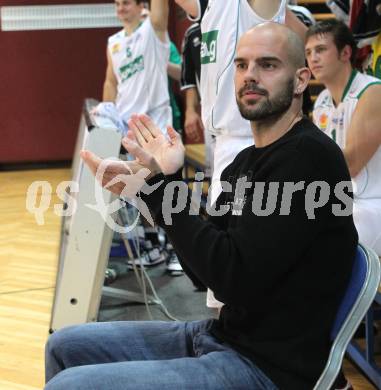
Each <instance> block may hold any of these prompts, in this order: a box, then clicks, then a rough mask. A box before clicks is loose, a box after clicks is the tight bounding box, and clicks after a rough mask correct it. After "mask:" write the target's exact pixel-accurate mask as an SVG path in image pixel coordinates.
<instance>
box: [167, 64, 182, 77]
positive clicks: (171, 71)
mask: <svg viewBox="0 0 381 390" xmlns="http://www.w3.org/2000/svg"><path fill="white" fill-rule="evenodd" d="M167 73H168V76H169V77H170V78H171V79H172V80H175V81H180V79H181V65H179V64H174V63H172V62H168V66H167Z"/></svg>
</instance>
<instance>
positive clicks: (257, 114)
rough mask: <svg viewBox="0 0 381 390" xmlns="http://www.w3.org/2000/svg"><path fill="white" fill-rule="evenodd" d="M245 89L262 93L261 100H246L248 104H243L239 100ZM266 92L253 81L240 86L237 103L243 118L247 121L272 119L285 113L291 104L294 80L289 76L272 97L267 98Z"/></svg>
mask: <svg viewBox="0 0 381 390" xmlns="http://www.w3.org/2000/svg"><path fill="white" fill-rule="evenodd" d="M246 91H253V92H256V93H259V94H261V95H263V98H262V101H258V102H254V101H251V100H248V103H249V104H244V103H242V101H241V100H240V99H241V98H242V97H243V96H244V93H245V92H246ZM268 95H269V94H268V92H267V91H266V90H264V89H262V88H258V87H257V86H256V85H255V84H254V83H249V84H247V85H245V86H244V87H242V88H241V89H240V90H239V91H238V94H237V104H238V108H239V111H240V113H241V115H242V117H243V118H245V119H247V120H249V121H260V120H265V119H270V118H272V119H274V118H276V117H279V116H280V115H282V114H283V113H285V112H286V111H287V110H288V109H289V108H290V106H291V103H292V100H293V98H294V80H293V79H292V78H290V79H289V80H288V81H287V82H286V83H285V86H284V88H282V89H281V91H280V92H278V93H277V94H276V95H275V96H274V97H272V98H269V97H268Z"/></svg>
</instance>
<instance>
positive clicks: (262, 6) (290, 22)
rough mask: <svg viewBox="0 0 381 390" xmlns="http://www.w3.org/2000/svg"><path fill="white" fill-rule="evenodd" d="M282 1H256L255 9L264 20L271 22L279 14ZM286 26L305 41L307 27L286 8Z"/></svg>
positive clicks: (254, 3)
mask: <svg viewBox="0 0 381 390" xmlns="http://www.w3.org/2000/svg"><path fill="white" fill-rule="evenodd" d="M280 5H281V0H255V1H254V2H253V5H252V7H253V9H254V11H255V13H256V14H257V15H259V16H260V17H262V18H263V19H266V20H270V19H272V18H273V17H274V16H275V15H276V14H277V12H278V10H279V7H280ZM286 25H287V26H288V27H289V28H290V29H291V30H292V31H294V32H296V33H297V34H298V35H299V36H300V37H301V38H302V39H303V41H304V39H305V35H306V31H307V27H306V26H305V25H304V24H303V23H302V22H301V21H300V20H299V19H298V18H297V17H296V16H295V15H294V14H293V13H292V12H291V11H290V10H289V9H288V8H287V7H286Z"/></svg>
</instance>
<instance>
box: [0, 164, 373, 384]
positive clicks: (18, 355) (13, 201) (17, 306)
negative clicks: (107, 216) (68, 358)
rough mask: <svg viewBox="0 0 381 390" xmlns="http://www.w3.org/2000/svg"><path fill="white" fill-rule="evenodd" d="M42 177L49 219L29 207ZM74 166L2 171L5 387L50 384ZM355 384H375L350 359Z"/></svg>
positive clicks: (1, 361)
mask: <svg viewBox="0 0 381 390" xmlns="http://www.w3.org/2000/svg"><path fill="white" fill-rule="evenodd" d="M36 180H42V181H44V180H46V181H48V182H49V183H50V184H51V186H52V192H53V193H52V198H51V202H50V207H49V209H48V210H47V211H46V212H45V214H44V219H45V223H44V224H43V225H38V224H37V223H36V220H35V218H34V215H32V214H31V213H29V212H28V211H27V210H26V193H27V189H28V187H29V185H30V184H31V183H32V182H33V181H36ZM63 180H70V170H69V169H46V170H31V171H21V172H20V171H16V172H0V217H1V223H0V390H35V389H42V388H43V385H44V344H45V342H46V339H47V337H48V329H49V322H50V311H51V306H52V300H53V294H54V285H55V278H56V268H57V254H58V246H59V230H60V218H59V217H58V216H57V215H55V214H54V211H53V210H54V208H53V205H54V204H58V203H61V201H60V200H59V199H58V197H57V196H56V195H55V189H56V187H57V185H58V184H59V183H60V182H61V181H63ZM345 371H346V375H347V377H348V378H349V379H350V381H351V382H352V384H353V385H354V387H355V389H358V390H371V389H374V387H373V386H372V385H371V384H369V382H368V381H367V380H365V379H364V377H363V376H362V375H361V374H359V372H358V371H357V370H356V369H355V368H354V367H353V366H352V365H350V364H349V363H347V362H346V364H345Z"/></svg>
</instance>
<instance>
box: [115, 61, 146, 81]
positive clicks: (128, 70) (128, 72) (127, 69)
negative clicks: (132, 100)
mask: <svg viewBox="0 0 381 390" xmlns="http://www.w3.org/2000/svg"><path fill="white" fill-rule="evenodd" d="M143 70H144V57H143V56H142V55H141V56H139V57H136V58H135V59H134V60H133V61H131V62H129V63H128V64H126V65H123V66H122V67H120V68H119V72H120V78H121V81H122V83H123V82H124V81H126V80H128V79H129V78H131V77H132V76H133V75H134V74H136V73H138V72H141V71H143Z"/></svg>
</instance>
